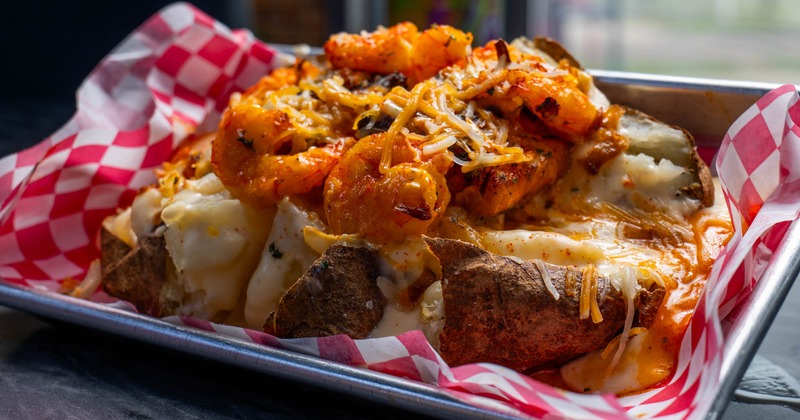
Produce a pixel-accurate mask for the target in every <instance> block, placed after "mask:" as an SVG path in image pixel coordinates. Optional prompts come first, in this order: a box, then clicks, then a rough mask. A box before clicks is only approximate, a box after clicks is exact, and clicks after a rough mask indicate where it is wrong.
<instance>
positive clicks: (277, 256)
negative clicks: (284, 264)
mask: <svg viewBox="0 0 800 420" xmlns="http://www.w3.org/2000/svg"><path fill="white" fill-rule="evenodd" d="M269 253H270V254H272V258H275V259H276V260H279V259H281V257H283V252H281V250H280V249H278V247H277V246H275V242H273V243H271V244H269Z"/></svg>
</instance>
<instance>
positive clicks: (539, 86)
mask: <svg viewBox="0 0 800 420" xmlns="http://www.w3.org/2000/svg"><path fill="white" fill-rule="evenodd" d="M509 81H510V82H511V84H512V88H511V90H510V92H511V93H512V94H513V92H515V91H516V92H518V93H519V94H520V97H521V98H522V101H523V102H524V103H525V106H526V107H527V108H528V110H530V111H531V112H533V113H534V114H535V115H536V116H537V117H539V118H540V119H541V120H542V122H544V123H545V124H546V125H547V126H549V127H551V128H554V129H556V130H558V131H560V132H562V133H566V134H568V135H573V136H583V135H585V134H586V133H588V132H589V130H590V129H591V128H592V126H593V125H594V124H595V122H596V121H597V116H598V112H597V108H595V106H594V105H592V103H591V101H590V100H589V96H588V95H587V94H585V93H583V92H582V91H581V90H580V89H579V88H578V80H577V78H575V77H574V76H572V75H571V74H565V75H556V76H552V77H542V76H539V75H537V74H534V73H529V72H525V71H522V70H510V71H509Z"/></svg>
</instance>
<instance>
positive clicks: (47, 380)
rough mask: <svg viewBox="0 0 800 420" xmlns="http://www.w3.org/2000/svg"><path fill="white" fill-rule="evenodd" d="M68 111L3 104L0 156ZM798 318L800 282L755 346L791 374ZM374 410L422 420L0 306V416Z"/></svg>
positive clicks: (735, 406) (360, 414) (732, 411)
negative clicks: (760, 343)
mask: <svg viewBox="0 0 800 420" xmlns="http://www.w3.org/2000/svg"><path fill="white" fill-rule="evenodd" d="M73 112H74V106H73V105H71V104H69V103H61V102H57V101H42V100H37V99H21V100H16V101H14V102H8V101H3V102H0V156H5V155H7V154H9V153H13V152H16V151H18V150H21V149H22V148H25V147H28V146H30V145H33V144H35V143H36V142H38V141H39V140H41V139H43V138H44V137H46V136H47V135H49V134H50V133H52V132H53V131H55V130H56V129H57V128H58V127H59V126H60V125H62V124H63V123H64V122H66V121H67V119H68V118H69V117H70V116H71V115H72V113H73ZM0 252H1V251H0ZM798 325H800V286H798V287H794V288H793V289H792V291H791V292H790V295H789V296H788V298H787V300H786V302H785V303H784V305H783V307H782V309H781V311H780V313H779V314H778V317H777V319H776V320H775V322H774V323H773V324H772V326H771V328H770V330H769V333H768V334H767V336H766V338H765V340H764V342H763V344H762V345H761V347H760V349H759V352H758V356H759V357H762V358H763V359H766V360H768V361H770V362H772V363H774V364H775V365H777V366H780V367H782V368H783V369H784V370H785V371H786V372H787V373H788V374H789V375H792V376H793V377H794V378H800V330H798ZM794 407H795V408H790V407H787V406H782V405H777V404H766V403H759V402H753V401H752V400H748V401H746V402H745V401H743V400H739V399H737V397H734V399H733V401H732V402H731V403H730V405H729V408H728V410H727V411H726V412H725V415H724V418H725V419H740V418H765V419H766V418H768V419H785V418H800V411H798V410H800V409H798V407H800V405H795V406H794ZM377 417H389V418H411V417H414V418H420V416H419V415H418V414H413V413H410V412H406V411H403V410H401V409H397V408H395V407H391V406H384V405H378V404H376V403H373V402H370V401H366V400H362V399H356V398H354V397H351V396H348V395H345V394H339V393H336V392H332V391H328V390H323V389H320V388H316V387H313V386H309V385H303V384H298V383H293V382H290V381H287V380H285V379H281V378H278V377H273V376H269V375H264V374H259V373H255V372H250V371H247V370H245V369H242V368H237V367H232V366H228V365H224V364H221V363H219V362H215V361H211V360H207V359H203V358H199V357H195V356H190V355H186V354H183V353H180V352H176V351H173V350H167V349H163V348H160V347H157V346H153V345H150V344H145V343H141V342H137V341H133V340H130V339H126V338H121V337H116V336H113V335H109V334H106V333H102V332H99V331H94V330H89V329H85V328H82V327H79V326H74V325H69V324H66V323H62V322H59V321H52V320H43V319H39V318H37V317H34V316H32V315H30V314H27V313H25V312H21V311H17V310H13V309H10V308H6V307H2V306H0V419H6V418H8V419H46V418H56V419H64V418H69V419H96V418H133V419H161V418H203V419H208V418H211V419H216V418H248V419H249V418H293V419H294V418H377Z"/></svg>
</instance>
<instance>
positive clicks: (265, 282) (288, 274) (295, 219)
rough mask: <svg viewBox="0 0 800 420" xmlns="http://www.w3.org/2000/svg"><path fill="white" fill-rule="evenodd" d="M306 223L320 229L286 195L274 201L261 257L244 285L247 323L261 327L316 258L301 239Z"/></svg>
mask: <svg viewBox="0 0 800 420" xmlns="http://www.w3.org/2000/svg"><path fill="white" fill-rule="evenodd" d="M309 226H311V227H315V228H317V229H323V228H324V225H323V224H322V222H321V221H320V220H319V217H317V215H316V214H314V213H313V212H309V211H306V210H304V209H302V208H300V207H298V206H297V205H295V204H294V203H292V202H291V201H290V200H289V198H288V197H287V198H284V199H283V200H281V201H280V203H278V209H277V213H276V214H275V219H274V221H273V224H272V230H271V231H270V233H269V237H268V238H267V240H266V245H265V246H264V248H263V253H262V255H261V260H260V262H259V263H258V267H257V268H256V269H255V272H253V273H252V274H253V275H252V277H251V278H250V284H249V286H248V287H247V300H246V302H245V308H244V315H245V320H246V321H247V323H248V324H249V325H251V326H253V327H258V328H260V327H261V326H263V325H264V323H265V322H266V320H267V317H268V316H269V314H270V312H272V311H274V310H275V309H276V308H277V307H278V300H279V299H280V298H281V296H283V294H284V293H285V292H286V290H288V289H289V287H291V286H292V284H294V282H295V281H297V279H298V278H300V276H301V275H303V273H304V272H305V271H306V269H307V268H308V267H310V266H311V265H312V264H313V263H314V261H315V260H316V259H317V258H318V257H319V255H320V254H319V253H317V252H316V251H315V250H314V249H312V248H311V247H309V246H308V245H307V244H306V241H305V237H304V232H303V230H304V229H305V228H306V227H309Z"/></svg>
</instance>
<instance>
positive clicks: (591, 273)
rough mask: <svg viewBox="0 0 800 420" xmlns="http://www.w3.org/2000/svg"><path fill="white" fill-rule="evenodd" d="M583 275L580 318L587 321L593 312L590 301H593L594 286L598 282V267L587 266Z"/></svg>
mask: <svg viewBox="0 0 800 420" xmlns="http://www.w3.org/2000/svg"><path fill="white" fill-rule="evenodd" d="M581 274H582V276H581V277H582V279H581V298H580V302H579V305H578V306H579V307H580V318H581V319H587V318H589V314H590V310H591V308H590V307H591V304H590V302H589V301H590V299H591V293H592V287H593V286H592V285H593V284H594V283H595V282H596V281H597V267H595V266H594V264H587V265H586V266H584V267H583V270H582V273H581Z"/></svg>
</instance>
